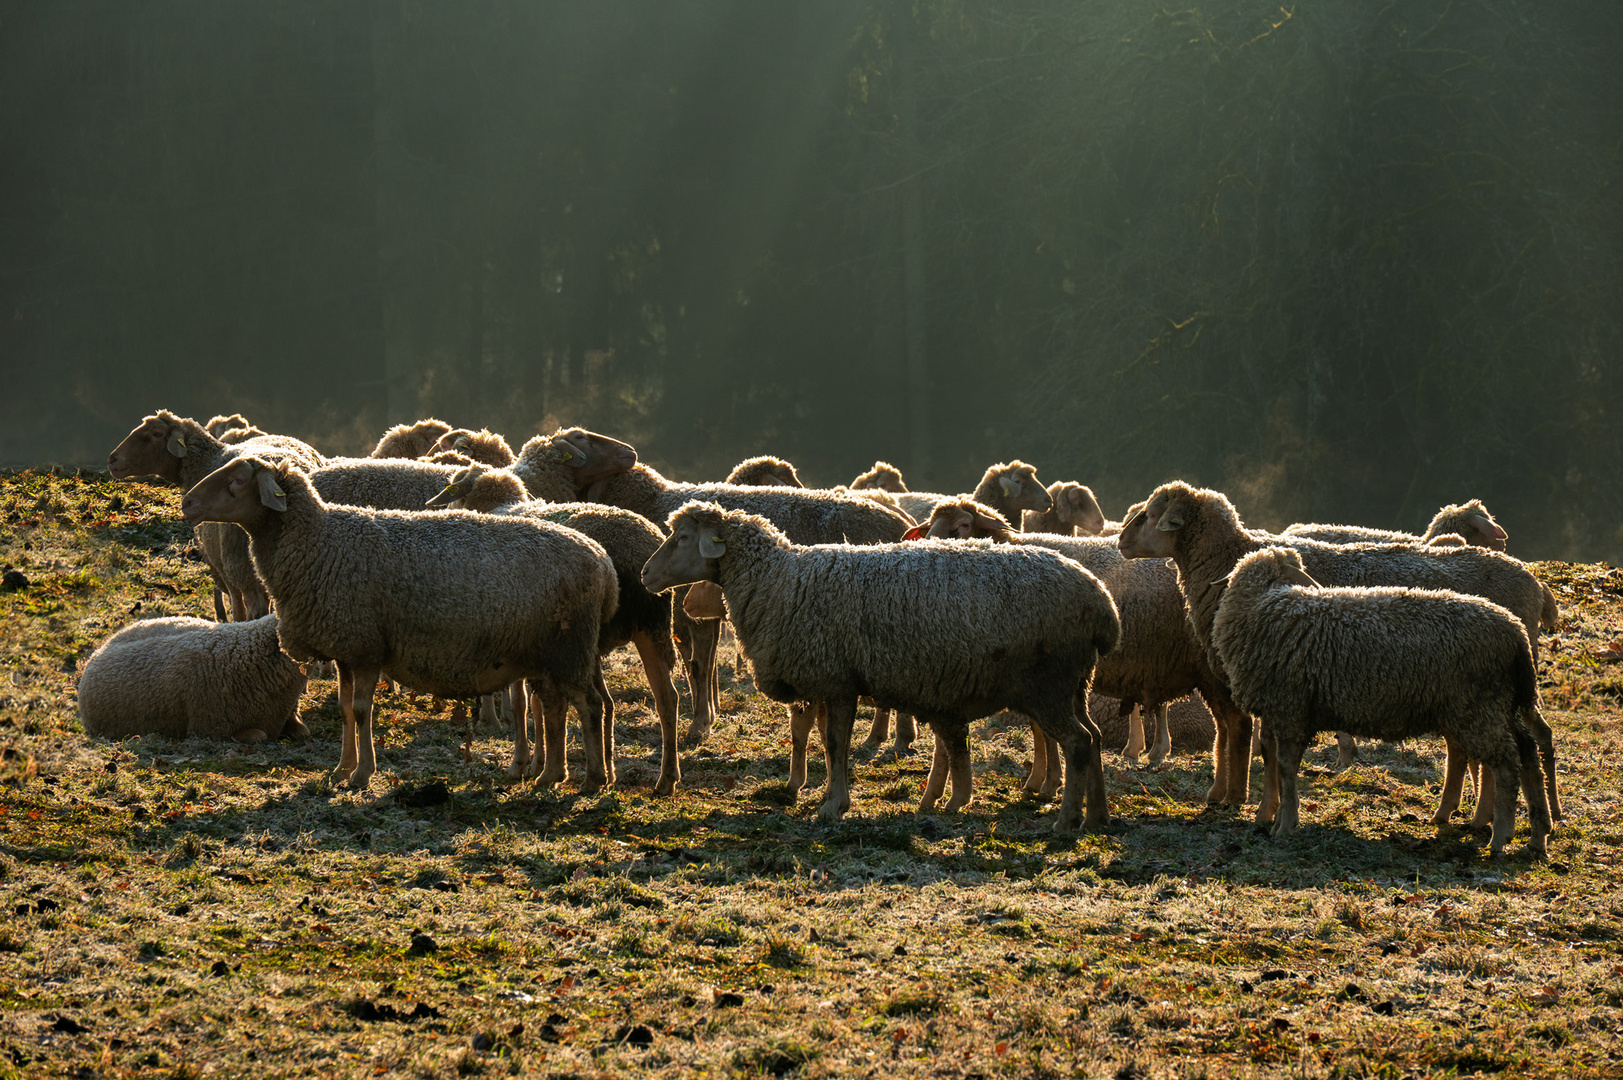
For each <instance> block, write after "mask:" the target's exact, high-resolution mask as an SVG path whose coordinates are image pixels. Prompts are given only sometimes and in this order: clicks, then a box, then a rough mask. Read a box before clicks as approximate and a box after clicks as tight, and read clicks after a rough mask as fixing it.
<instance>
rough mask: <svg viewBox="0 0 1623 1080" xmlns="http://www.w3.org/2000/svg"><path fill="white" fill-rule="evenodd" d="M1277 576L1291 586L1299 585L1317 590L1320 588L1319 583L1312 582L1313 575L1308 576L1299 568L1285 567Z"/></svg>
mask: <svg viewBox="0 0 1623 1080" xmlns="http://www.w3.org/2000/svg"><path fill="white" fill-rule="evenodd" d="M1279 576H1280V577H1281V578H1283V579H1285V580H1286V581H1288V582H1289V583H1290V584H1292V585H1301V586H1303V587H1305V588H1309V589H1317V588H1319V587H1320V586H1319V583H1318V582H1317V581H1314V580H1313V575H1311V574H1309V573H1308V572H1307V571H1306V570H1303V569H1302V568H1301V567H1299V566H1286V567H1284V569H1283V570H1281V571H1280V575H1279Z"/></svg>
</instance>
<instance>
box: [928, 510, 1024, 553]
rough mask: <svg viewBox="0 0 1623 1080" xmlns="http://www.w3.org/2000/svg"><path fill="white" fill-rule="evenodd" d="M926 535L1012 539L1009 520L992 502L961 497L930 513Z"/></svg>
mask: <svg viewBox="0 0 1623 1080" xmlns="http://www.w3.org/2000/svg"><path fill="white" fill-rule="evenodd" d="M925 535H926V536H928V537H931V538H934V539H942V538H945V539H957V540H969V539H972V538H975V537H987V536H989V537H991V538H992V539H994V540H998V541H1001V542H1004V543H1007V542H1008V539H1009V523H1008V522H1006V521H1004V520H1003V518H1002V517H1001V516H1000V515H999V514H998V512H997V511H996V510H993V509H992V508H991V507H989V506H982V505H980V504H979V503H976V502H971V501H970V500H968V499H960V500H957V501H954V502H945V503H942V504H941V505H940V506H937V507H936V508H935V511H934V512H933V513H931V515H930V524H929V528H928V529H927V530H926V531H925Z"/></svg>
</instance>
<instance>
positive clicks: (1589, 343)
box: [0, 0, 1623, 562]
mask: <svg viewBox="0 0 1623 1080" xmlns="http://www.w3.org/2000/svg"><path fill="white" fill-rule="evenodd" d="M1620 42H1623V5H1619V4H1617V3H1616V0H1569V2H1565V3H1559V4H1551V3H1548V2H1545V0H1478V2H1454V0H1413V2H1391V3H1373V4H1372V3H1358V2H1353V0H1336V2H1324V3H1319V4H1313V5H1306V4H1285V5H1281V4H1279V3H1278V2H1277V0H1276V2H1268V3H1264V2H1256V0H1228V2H1224V3H1219V4H1212V5H1203V6H1198V7H1192V8H1179V7H1178V6H1177V5H1171V6H1164V7H1163V6H1158V5H1153V4H1141V3H1136V2H1130V0H1104V2H1092V0H1089V2H1078V0H1024V2H1004V3H982V2H974V0H912V2H908V3H900V2H891V0H818V2H816V3H795V4H786V3H762V2H759V0H599V2H594V3H579V2H577V3H544V2H540V0H459V2H456V3H444V2H423V0H376V2H342V3H333V2H330V0H322V2H316V0H259V2H255V3H246V4H222V3H218V2H217V0H190V2H186V0H169V2H159V0H133V2H130V0H117V2H113V0H10V2H8V3H6V4H5V5H3V6H0V315H3V318H0V377H3V385H4V393H0V463H4V464H38V463H42V462H47V461H56V462H66V463H81V464H94V463H98V462H100V461H102V460H103V459H104V458H105V456H106V454H107V452H108V450H109V449H110V448H111V447H112V446H113V445H114V444H115V443H116V442H117V441H118V439H119V438H120V437H121V436H122V435H123V434H124V433H125V432H127V431H128V430H129V429H130V428H131V427H132V426H133V425H134V424H136V423H137V422H139V420H140V418H141V417H142V415H144V414H146V413H149V412H152V411H153V410H154V409H156V408H160V407H164V408H170V409H173V410H175V411H177V412H179V413H181V414H183V415H192V416H196V417H199V418H202V419H206V418H207V417H208V416H210V415H212V414H215V413H226V412H232V411H241V412H243V413H245V414H246V415H248V416H249V417H250V418H251V419H252V420H253V421H254V422H255V423H257V424H258V425H259V426H261V427H263V428H266V429H269V430H273V431H282V432H286V433H289V434H294V435H298V436H300V437H303V438H306V439H309V440H311V441H313V442H314V443H315V444H316V445H317V446H319V447H320V448H322V449H323V450H327V451H329V452H338V451H350V452H364V451H365V449H366V448H367V447H368V446H369V445H370V444H371V443H372V442H373V441H374V440H375V439H376V438H377V436H378V434H379V433H380V432H381V431H382V430H383V429H384V428H385V427H386V426H388V425H389V424H392V423H395V422H399V421H402V420H409V419H414V418H416V417H418V416H424V415H437V416H440V417H442V418H444V419H446V420H448V421H450V422H451V423H453V424H458V425H471V426H474V427H479V426H489V427H490V428H492V429H495V430H498V431H501V432H503V433H504V434H506V435H507V436H508V438H509V439H510V440H511V441H512V442H513V444H514V445H515V446H516V445H517V444H518V443H519V442H520V441H522V440H523V439H524V438H525V437H527V436H529V435H531V434H533V433H535V432H537V431H541V430H550V429H551V428H552V427H554V426H556V425H559V424H581V425H584V426H587V427H591V428H594V429H597V430H601V431H604V432H608V433H611V434H614V435H615V436H617V437H619V438H623V439H626V440H628V441H630V442H632V443H634V444H635V445H636V446H637V447H638V449H639V451H640V452H641V454H642V456H643V457H644V459H645V460H648V461H649V462H651V463H653V464H655V465H656V466H658V467H659V468H661V469H662V470H664V471H665V472H666V473H667V474H669V475H672V476H676V477H681V478H692V479H719V478H720V477H721V476H723V475H724V474H725V473H726V471H727V469H728V468H730V467H731V466H732V465H733V464H734V463H735V462H737V461H738V460H739V459H741V458H743V457H746V456H749V455H752V454H757V453H768V452H770V453H775V454H779V455H781V456H784V457H787V458H789V459H791V460H793V461H794V462H795V463H796V464H797V465H798V466H799V469H800V472H801V475H802V476H803V477H805V478H806V479H807V481H808V482H809V483H814V484H834V483H842V482H846V481H849V480H850V479H851V478H852V477H853V476H855V475H856V474H857V473H859V472H861V471H862V470H864V469H866V468H867V467H868V466H869V465H870V464H872V462H873V461H874V459H875V458H885V459H888V460H891V461H893V462H895V463H896V464H897V465H899V466H901V468H902V469H903V470H904V472H905V473H906V474H907V476H908V478H909V481H910V483H912V485H913V486H914V487H916V488H922V489H935V490H946V491H957V490H965V489H967V488H968V487H970V486H972V485H973V483H974V481H975V479H976V478H977V477H978V476H979V475H980V474H981V472H982V471H983V470H984V469H985V467H986V466H987V465H988V464H991V463H993V462H995V461H1004V460H1008V459H1010V458H1013V457H1017V456H1018V457H1022V458H1024V459H1026V460H1028V461H1031V462H1033V463H1035V464H1036V465H1037V466H1038V468H1039V470H1040V475H1041V476H1042V477H1043V478H1044V479H1046V480H1049V481H1052V480H1058V479H1074V480H1079V481H1081V482H1083V483H1086V484H1089V485H1091V486H1092V487H1093V488H1094V490H1095V491H1096V492H1097V493H1098V495H1099V498H1100V500H1101V502H1102V503H1103V504H1104V506H1105V509H1106V511H1107V512H1108V513H1110V514H1111V515H1112V516H1115V515H1119V514H1120V512H1121V511H1122V510H1124V509H1125V508H1126V506H1127V504H1128V503H1130V502H1132V501H1134V500H1137V499H1141V498H1143V497H1144V496H1145V495H1147V494H1148V493H1149V491H1150V490H1151V488H1152V487H1154V486H1155V485H1156V484H1157V483H1159V482H1161V481H1163V480H1166V479H1169V478H1172V477H1183V478H1186V479H1188V480H1190V481H1192V482H1196V483H1200V484H1204V485H1209V486H1213V487H1218V488H1221V489H1223V490H1225V491H1227V492H1228V493H1229V494H1230V495H1231V496H1232V497H1233V499H1234V500H1235V502H1236V504H1237V505H1238V506H1239V507H1240V509H1241V511H1242V513H1243V514H1245V515H1246V517H1247V520H1248V522H1249V523H1250V524H1253V525H1259V526H1281V525H1284V524H1286V523H1288V522H1291V521H1307V520H1317V521H1345V522H1355V523H1360V524H1368V525H1376V526H1382V527H1396V528H1404V529H1417V528H1420V527H1423V526H1424V524H1425V522H1426V521H1427V520H1429V519H1430V517H1431V515H1432V513H1433V512H1434V511H1435V509H1436V508H1437V507H1438V506H1439V505H1441V504H1443V503H1450V502H1459V501H1463V500H1465V499H1468V498H1472V497H1476V498H1481V499H1483V500H1485V501H1486V502H1487V504H1488V505H1489V506H1490V507H1491V508H1492V510H1493V512H1494V514H1495V515H1496V517H1497V518H1498V520H1499V521H1500V522H1501V523H1503V524H1504V525H1505V527H1506V528H1507V529H1508V531H1509V532H1510V534H1511V537H1512V543H1513V545H1514V547H1513V550H1514V551H1515V552H1516V553H1517V554H1518V555H1519V556H1521V557H1524V558H1553V557H1564V558H1572V559H1584V560H1596V559H1601V558H1607V559H1611V560H1612V561H1614V562H1616V561H1619V560H1620V558H1623V525H1620V522H1623V370H1620V369H1623V359H1620V352H1623V329H1620V314H1623V198H1620V197H1619V189H1618V180H1617V178H1618V176H1619V175H1620V173H1623V161H1620V155H1623V64H1620V63H1619V62H1618V59H1617V46H1618V44H1619V43H1620Z"/></svg>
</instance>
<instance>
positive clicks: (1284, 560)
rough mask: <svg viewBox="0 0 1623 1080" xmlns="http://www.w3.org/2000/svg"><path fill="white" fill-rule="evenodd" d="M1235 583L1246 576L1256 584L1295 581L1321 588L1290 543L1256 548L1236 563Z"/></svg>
mask: <svg viewBox="0 0 1623 1080" xmlns="http://www.w3.org/2000/svg"><path fill="white" fill-rule="evenodd" d="M1228 580H1229V582H1230V583H1231V584H1232V583H1234V582H1237V581H1241V580H1244V581H1246V582H1249V583H1256V584H1278V585H1293V586H1296V587H1298V588H1304V589H1317V588H1320V585H1319V583H1318V582H1317V581H1315V580H1313V576H1312V575H1311V574H1309V573H1308V572H1307V569H1306V568H1305V567H1304V566H1303V565H1302V556H1301V555H1299V554H1297V553H1296V552H1295V551H1294V550H1292V549H1291V548H1288V547H1266V548H1263V549H1262V550H1261V551H1254V552H1252V553H1251V554H1249V555H1247V556H1246V557H1245V558H1243V559H1241V560H1240V561H1239V562H1237V563H1235V564H1234V569H1233V570H1231V571H1229V576H1228Z"/></svg>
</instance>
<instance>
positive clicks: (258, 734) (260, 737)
mask: <svg viewBox="0 0 1623 1080" xmlns="http://www.w3.org/2000/svg"><path fill="white" fill-rule="evenodd" d="M232 738H233V739H235V740H237V741H238V742H240V743H262V742H266V741H268V740H269V739H270V736H269V735H267V734H265V730H264V729H263V728H256V727H250V728H243V729H242V730H241V731H239V732H237V733H236V734H235V735H233V736H232Z"/></svg>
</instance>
